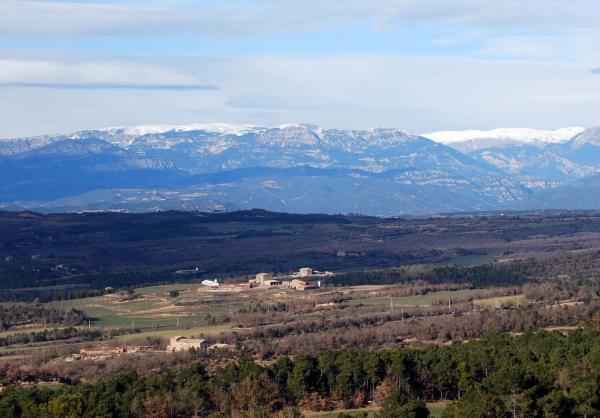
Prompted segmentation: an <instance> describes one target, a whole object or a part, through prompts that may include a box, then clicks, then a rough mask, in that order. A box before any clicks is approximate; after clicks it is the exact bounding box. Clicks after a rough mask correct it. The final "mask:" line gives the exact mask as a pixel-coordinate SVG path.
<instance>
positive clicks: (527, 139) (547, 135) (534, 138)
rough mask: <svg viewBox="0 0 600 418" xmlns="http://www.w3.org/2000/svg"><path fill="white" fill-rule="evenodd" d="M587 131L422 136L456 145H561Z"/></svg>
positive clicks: (493, 131) (497, 131) (501, 131)
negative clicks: (490, 141)
mask: <svg viewBox="0 0 600 418" xmlns="http://www.w3.org/2000/svg"><path fill="white" fill-rule="evenodd" d="M584 130H585V129H584V128H580V127H569V128H561V129H556V130H542V129H530V128H499V129H491V130H488V131H482V130H474V129H471V130H465V131H437V132H429V133H424V134H421V136H424V137H425V138H429V139H431V140H433V141H435V142H440V143H442V144H454V143H458V142H465V141H472V140H482V139H497V140H506V141H514V142H521V143H525V144H531V143H536V142H542V143H547V144H560V143H564V142H567V141H568V140H569V139H571V138H573V137H574V136H575V135H577V134H580V133H581V132H583V131H584Z"/></svg>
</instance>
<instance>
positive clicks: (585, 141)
mask: <svg viewBox="0 0 600 418" xmlns="http://www.w3.org/2000/svg"><path fill="white" fill-rule="evenodd" d="M570 145H571V148H573V149H579V148H581V147H583V146H584V145H594V146H597V147H600V127H595V128H589V129H586V130H585V131H583V132H581V133H579V134H577V135H576V136H574V137H573V139H572V140H571V141H570Z"/></svg>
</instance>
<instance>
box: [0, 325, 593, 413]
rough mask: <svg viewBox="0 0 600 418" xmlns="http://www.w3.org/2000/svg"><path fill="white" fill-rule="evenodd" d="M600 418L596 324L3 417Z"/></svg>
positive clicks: (131, 380)
mask: <svg viewBox="0 0 600 418" xmlns="http://www.w3.org/2000/svg"><path fill="white" fill-rule="evenodd" d="M435 400H448V401H451V404H450V406H449V407H448V408H447V410H446V411H445V417H447V418H452V417H456V418H462V417H469V418H476V417H501V418H504V417H506V418H508V417H540V418H542V417H544V418H546V417H557V418H558V417H560V418H570V417H598V416H600V324H599V323H598V321H595V322H594V321H592V322H590V323H589V324H588V325H586V326H585V327H584V328H582V329H580V330H577V331H574V332H572V333H571V334H569V335H563V334H561V333H556V332H544V331H542V332H535V333H534V332H531V333H527V334H525V335H522V336H518V337H513V336H510V335H509V334H502V333H494V334H490V335H488V336H487V337H485V338H482V339H480V340H474V341H471V342H469V343H467V344H453V345H451V346H439V345H430V346H428V347H426V348H424V349H420V350H414V349H394V350H381V351H376V350H353V349H343V350H333V351H324V352H321V353H318V354H315V355H307V354H302V355H298V356H296V357H294V358H289V357H286V356H280V357H278V358H277V360H275V361H273V362H271V363H268V364H258V363H257V362H255V361H254V360H253V359H252V358H251V357H249V356H248V355H242V356H241V357H240V358H239V359H238V360H237V361H232V362H230V363H228V364H227V365H225V366H222V367H219V368H217V369H216V370H214V371H212V372H211V373H208V372H207V371H206V369H205V367H204V365H203V364H202V363H195V364H193V365H191V366H188V367H187V368H185V369H182V370H180V371H178V372H174V371H170V370H166V371H162V372H154V373H148V374H141V373H139V372H137V371H134V370H130V371H125V372H121V373H118V374H116V375H113V376H110V377H108V378H106V379H104V380H101V381H99V382H98V383H94V384H88V383H82V384H78V385H76V386H63V387H62V388H60V389H58V390H48V389H43V388H33V389H24V388H19V387H15V386H12V387H8V388H6V389H5V390H4V391H3V392H2V393H1V394H0V416H11V417H36V418H39V417H41V418H45V417H48V418H54V417H157V418H158V417H193V416H208V417H212V418H216V417H225V416H240V417H268V416H281V417H292V416H295V417H298V416H300V412H299V410H303V409H309V410H331V409H333V408H336V407H346V408H349V407H362V406H365V405H368V404H371V403H375V404H376V405H379V406H382V407H383V408H382V410H381V411H380V412H379V415H380V416H381V417H426V416H428V412H427V410H426V409H425V405H424V404H423V402H425V401H435Z"/></svg>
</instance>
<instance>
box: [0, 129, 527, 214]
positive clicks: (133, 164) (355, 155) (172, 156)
mask: <svg viewBox="0 0 600 418" xmlns="http://www.w3.org/2000/svg"><path fill="white" fill-rule="evenodd" d="M23 184H27V185H28V187H26V188H24V187H22V185H23ZM529 193H530V190H529V189H528V188H527V187H526V186H524V185H523V184H522V183H521V182H520V181H518V180H515V179H514V178H512V177H511V176H510V175H507V174H506V173H505V172H504V171H503V170H501V169H499V168H497V167H495V166H494V165H491V164H489V163H488V162H486V161H482V160H476V159H473V158H471V157H469V156H467V155H465V154H463V153H461V152H458V151H457V150H455V149H452V148H449V147H447V146H445V145H443V144H439V143H436V142H434V141H431V140H429V139H427V138H424V137H422V136H417V135H411V134H409V133H407V132H405V131H402V130H398V129H392V128H377V129H367V130H343V129H322V128H320V127H317V126H314V125H306V124H286V125H281V126H277V127H270V128H267V127H254V126H235V125H223V124H211V125H189V126H187V125H186V126H162V125H159V126H144V127H135V128H107V129H99V130H90V131H83V132H77V133H74V134H70V135H57V136H44V137H36V138H25V139H20V140H10V141H0V202H1V203H2V204H4V206H5V207H25V208H35V209H44V210H72V209H77V210H80V209H93V208H102V209H128V210H155V209H165V208H169V209H173V208H186V209H193V208H197V209H206V208H252V207H260V208H265V209H274V210H285V211H292V212H362V213H367V214H380V215H393V214H402V213H433V212H442V211H461V210H484V209H485V210H488V209H493V208H495V207H498V206H499V205H506V204H510V203H511V202H514V201H517V200H520V199H523V198H524V197H526V196H527V195H528V194H529ZM100 197H102V198H100Z"/></svg>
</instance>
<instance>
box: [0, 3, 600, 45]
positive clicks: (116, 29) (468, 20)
mask: <svg viewBox="0 0 600 418" xmlns="http://www.w3.org/2000/svg"><path fill="white" fill-rule="evenodd" d="M598 21H600V9H598V7H597V4H596V3H595V1H593V0H573V1H569V2H565V1H560V0H529V1H522V0H505V1H501V2H491V1H489V0H370V1H368V2H366V1H364V0H344V1H342V0H307V1H302V2H299V1H295V0H294V1H291V0H289V1H257V0H254V1H241V0H228V1H227V2H210V1H199V2H158V3H150V4H148V2H142V3H141V4H140V2H137V3H130V4H125V3H124V2H118V3H107V2H104V3H101V2H98V3H77V2H60V1H55V2H46V1H15V0H4V1H2V2H0V35H4V36H11V37H25V38H27V37H46V36H75V35H76V36H119V35H133V36H140V35H157V34H162V35H164V34H181V33H188V34H200V35H212V36H225V37H230V36H242V35H253V34H254V35H256V34H258V35H260V34H273V33H282V32H296V31H302V30H306V29H315V28H321V29H330V28H332V27H336V26H340V25H348V24H353V23H357V22H362V23H370V24H373V25H375V26H376V27H379V28H384V27H386V26H389V25H398V24H401V23H403V22H425V23H433V22H447V23H455V24H462V25H475V26H479V27H482V28H485V27H488V26H490V25H492V26H509V27H521V28H525V29H530V28H531V27H563V28H573V27H579V28H596V27H597V23H598Z"/></svg>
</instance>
